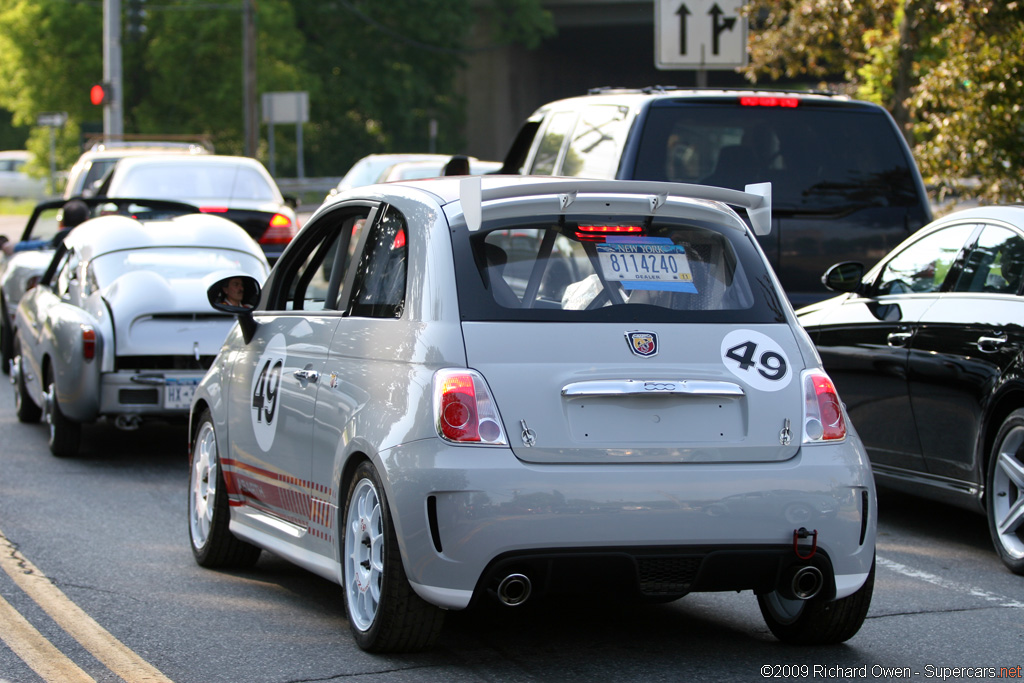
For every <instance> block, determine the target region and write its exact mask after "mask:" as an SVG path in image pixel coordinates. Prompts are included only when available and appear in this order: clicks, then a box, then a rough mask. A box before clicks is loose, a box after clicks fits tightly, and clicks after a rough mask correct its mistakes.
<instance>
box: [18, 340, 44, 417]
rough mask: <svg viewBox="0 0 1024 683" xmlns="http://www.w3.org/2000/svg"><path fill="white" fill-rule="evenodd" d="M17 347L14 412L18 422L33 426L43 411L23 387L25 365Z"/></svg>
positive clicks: (26, 388)
mask: <svg viewBox="0 0 1024 683" xmlns="http://www.w3.org/2000/svg"><path fill="white" fill-rule="evenodd" d="M18 351H19V349H18V345H17V344H15V358H17V359H18V360H17V363H18V371H17V373H16V377H15V382H14V412H15V413H16V414H17V416H18V421H19V422H24V423H27V424H35V423H36V422H39V419H40V418H41V417H42V416H43V409H42V408H40V407H39V406H38V405H36V402H35V401H33V400H32V397H31V396H30V395H29V393H28V387H26V386H25V365H24V359H23V358H21V357H20V354H19V353H18Z"/></svg>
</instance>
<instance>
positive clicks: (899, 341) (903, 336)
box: [885, 332, 914, 346]
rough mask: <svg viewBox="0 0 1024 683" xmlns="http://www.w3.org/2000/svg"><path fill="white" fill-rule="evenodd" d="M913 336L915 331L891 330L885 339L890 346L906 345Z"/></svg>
mask: <svg viewBox="0 0 1024 683" xmlns="http://www.w3.org/2000/svg"><path fill="white" fill-rule="evenodd" d="M913 336H914V333H913V332H890V333H889V336H887V337H886V338H885V341H886V342H888V344H889V346H906V345H907V341H908V340H909V339H910V338H911V337H913Z"/></svg>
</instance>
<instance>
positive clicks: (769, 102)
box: [740, 95, 800, 109]
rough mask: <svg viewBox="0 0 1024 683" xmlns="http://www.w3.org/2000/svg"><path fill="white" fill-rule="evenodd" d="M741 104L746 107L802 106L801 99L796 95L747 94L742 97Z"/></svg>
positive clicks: (792, 107) (788, 107)
mask: <svg viewBox="0 0 1024 683" xmlns="http://www.w3.org/2000/svg"><path fill="white" fill-rule="evenodd" d="M740 104H741V105H743V106H744V107H786V108H787V109H795V108H796V107H798V106H800V100H799V99H798V98H796V97H779V96H775V95H770V96H767V97H765V96H763V95H747V96H744V97H741V98H740Z"/></svg>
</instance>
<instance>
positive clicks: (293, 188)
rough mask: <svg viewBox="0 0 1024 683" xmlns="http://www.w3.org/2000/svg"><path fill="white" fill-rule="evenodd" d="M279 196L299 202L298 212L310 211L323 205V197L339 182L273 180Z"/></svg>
mask: <svg viewBox="0 0 1024 683" xmlns="http://www.w3.org/2000/svg"><path fill="white" fill-rule="evenodd" d="M275 180H277V186H278V187H279V188H281V194H284V195H291V196H292V197H295V198H297V199H298V200H299V210H300V211H312V210H313V209H315V208H316V207H318V206H320V204H322V203H323V201H324V197H326V196H327V193H328V192H330V191H331V190H332V189H334V188H335V187H337V186H338V183H339V182H341V177H340V176H339V177H337V178H275Z"/></svg>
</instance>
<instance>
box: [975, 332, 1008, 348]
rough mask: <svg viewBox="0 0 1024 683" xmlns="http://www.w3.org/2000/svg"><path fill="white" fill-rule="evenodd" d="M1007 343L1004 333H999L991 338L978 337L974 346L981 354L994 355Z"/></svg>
mask: <svg viewBox="0 0 1024 683" xmlns="http://www.w3.org/2000/svg"><path fill="white" fill-rule="evenodd" d="M1006 342H1007V336H1006V333H1005V332H999V333H996V334H994V335H992V336H991V337H986V336H981V337H978V341H977V342H975V344H976V345H977V347H978V350H979V351H981V352H982V353H995V352H996V351H998V350H999V347H1001V346H1002V345H1003V344H1005V343H1006Z"/></svg>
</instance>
